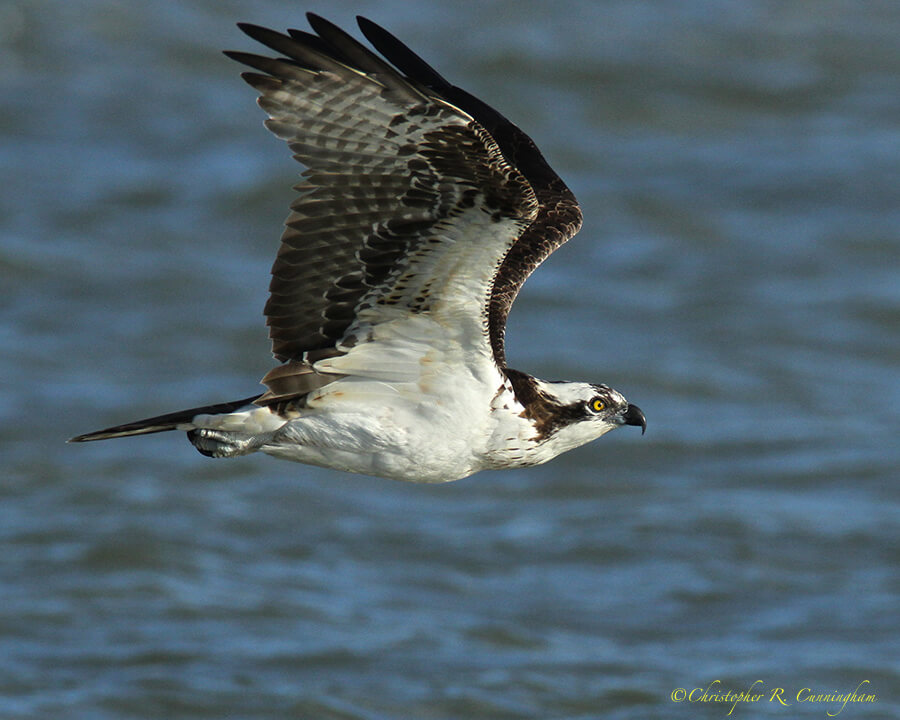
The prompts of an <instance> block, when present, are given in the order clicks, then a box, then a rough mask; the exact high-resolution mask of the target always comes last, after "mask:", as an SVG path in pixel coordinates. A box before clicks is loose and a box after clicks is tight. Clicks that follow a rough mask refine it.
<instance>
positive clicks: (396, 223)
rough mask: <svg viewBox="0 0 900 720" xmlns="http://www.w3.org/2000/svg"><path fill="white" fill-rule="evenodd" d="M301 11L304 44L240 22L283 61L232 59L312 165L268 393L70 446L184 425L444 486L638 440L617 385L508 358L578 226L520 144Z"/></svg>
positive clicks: (276, 305) (300, 202) (281, 283)
mask: <svg viewBox="0 0 900 720" xmlns="http://www.w3.org/2000/svg"><path fill="white" fill-rule="evenodd" d="M306 17H307V20H308V22H309V25H310V28H311V32H310V30H295V29H291V30H288V31H287V32H286V33H280V32H277V31H274V30H271V29H267V28H265V27H261V26H258V25H253V24H249V23H238V27H239V28H240V29H241V30H242V31H243V32H244V33H245V34H246V35H247V36H249V37H250V38H251V39H253V40H255V41H257V42H258V43H260V44H261V45H263V46H265V47H266V48H268V50H269V51H274V53H275V54H276V55H275V56H272V53H267V54H265V55H259V54H253V53H248V52H238V51H225V55H227V56H228V57H229V58H231V59H232V60H235V61H237V62H239V63H241V64H243V65H245V66H247V67H249V68H251V71H245V72H243V73H242V75H241V77H242V78H243V79H244V80H245V81H246V82H247V83H248V84H249V85H250V86H251V87H253V88H254V89H255V90H256V91H257V92H258V93H259V97H258V98H257V103H258V104H259V105H260V107H261V108H262V109H263V110H264V111H265V113H266V114H267V116H268V117H267V119H266V120H265V126H266V127H267V128H268V129H269V130H270V131H271V132H272V133H273V134H274V135H275V136H277V137H278V138H280V139H281V140H284V141H285V142H286V143H287V145H288V147H289V148H290V150H291V152H292V153H293V157H294V158H295V159H296V160H297V161H299V163H301V164H302V165H303V166H305V168H306V169H305V170H304V171H303V172H302V174H301V178H302V180H301V182H300V183H299V184H297V185H296V186H295V188H294V189H295V190H296V193H297V195H296V197H295V199H294V200H293V202H292V203H291V207H290V213H289V215H288V217H287V219H286V220H285V224H284V229H283V234H282V236H281V244H280V247H279V249H278V253H277V256H276V259H275V262H274V265H273V267H272V272H271V282H270V286H269V292H270V294H269V297H268V300H267V302H266V305H265V309H264V314H265V316H266V322H267V325H268V328H269V338H270V340H271V343H272V353H273V355H274V357H275V359H276V360H277V361H278V362H279V363H280V364H278V365H277V366H275V367H274V368H273V369H271V370H270V371H269V372H268V373H266V374H265V376H264V377H263V378H262V380H261V384H262V385H263V386H264V387H265V391H264V392H262V393H261V394H255V395H252V396H250V397H247V398H244V399H241V400H236V401H233V402H225V403H220V404H215V405H207V406H202V407H195V408H191V409H188V410H182V411H179V412H174V413H168V414H165V415H160V416H157V417H152V418H147V419H144V420H138V421H136V422H131V423H127V424H124V425H118V426H115V427H111V428H107V429H105V430H99V431H97V432H92V433H88V434H85V435H79V436H77V437H74V438H72V439H71V440H70V442H86V441H93V440H103V439H108V438H118V437H126V436H132V435H144V434H148V433H157V432H163V431H168V430H180V431H186V432H187V436H188V439H189V440H190V442H191V443H192V444H193V445H194V447H195V448H196V449H197V450H198V451H200V453H202V454H203V455H206V456H208V457H213V458H231V457H238V456H243V455H247V454H250V453H253V452H257V451H259V452H262V453H265V454H268V455H271V456H274V457H277V458H282V459H286V460H292V461H296V462H300V463H305V464H308V465H315V466H320V467H325V468H332V469H336V470H341V471H346V472H351V473H362V474H365V475H371V476H376V477H384V478H390V479H395V480H403V481H410V482H417V483H441V482H448V481H453V480H458V479H460V478H464V477H467V476H469V475H472V474H473V473H476V472H479V471H482V470H497V469H506V468H526V467H531V466H535V465H539V464H541V463H545V462H547V461H549V460H551V459H553V458H555V457H556V456H558V455H560V454H561V453H563V452H566V451H568V450H572V449H573V448H576V447H579V446H581V445H584V444H585V443H588V442H590V441H592V440H595V439H597V438H599V437H600V436H602V435H604V434H605V433H607V432H609V431H611V430H614V429H615V428H618V427H620V426H623V425H630V426H636V427H640V428H641V434H643V433H644V432H645V431H646V427H647V421H646V419H645V417H644V413H643V412H642V411H641V409H640V408H639V407H638V406H637V405H633V404H631V403H629V402H628V401H627V400H626V399H625V397H624V396H623V395H622V394H621V393H620V392H618V391H617V390H615V389H613V388H612V387H610V386H609V385H606V384H596V383H588V382H562V381H547V380H541V379H539V378H536V377H533V376H531V375H529V374H527V373H525V372H522V371H520V370H515V369H513V368H511V367H509V366H508V365H507V362H506V354H505V347H504V335H505V330H506V321H507V316H508V314H509V311H510V307H511V306H512V304H513V301H514V300H515V298H516V295H517V294H518V292H519V290H520V288H521V287H522V285H523V283H524V282H525V280H526V279H527V278H528V277H529V275H530V274H531V273H532V272H533V271H534V270H535V269H536V268H537V267H538V266H539V265H540V264H541V263H542V262H543V261H544V260H545V259H546V258H547V257H548V256H549V255H550V254H551V253H552V252H553V251H554V250H556V249H557V248H558V247H559V246H561V245H562V244H563V243H565V242H566V241H567V240H569V239H570V238H571V237H572V236H573V235H575V233H576V232H577V231H578V230H579V229H580V227H581V224H582V213H581V209H580V208H579V205H578V202H577V201H576V199H575V196H574V195H573V193H572V192H571V191H570V190H569V188H568V187H567V186H566V185H565V183H564V182H563V181H562V180H561V179H560V177H559V176H558V175H557V174H556V173H555V172H554V171H553V170H552V169H551V168H550V166H549V164H548V163H547V161H546V160H545V159H544V157H543V155H542V154H541V152H540V151H539V150H538V148H537V146H536V145H535V143H534V142H533V141H532V140H531V138H529V137H528V136H527V135H526V134H525V133H524V132H523V131H522V130H520V129H519V128H518V127H517V126H516V125H514V124H513V123H512V122H510V121H509V120H507V119H506V118H505V117H504V116H503V115H501V114H500V113H499V112H498V111H496V110H494V109H493V108H492V107H490V106H489V105H487V104H486V103H485V102H483V101H482V100H480V99H478V98H477V97H475V96H473V95H471V94H470V93H468V92H466V91H465V90H463V89H461V88H459V87H457V86H456V85H453V84H452V83H451V82H449V81H448V80H446V79H445V78H444V77H443V76H442V75H440V74H439V73H438V72H437V71H436V70H435V69H434V68H432V67H431V66H430V65H429V64H428V63H426V62H425V61H424V60H423V59H422V58H421V57H419V56H418V55H417V54H415V53H414V52H413V51H412V50H410V49H409V48H408V47H407V46H406V45H404V44H403V43H402V42H401V41H400V40H398V39H397V38H396V37H395V36H394V35H392V34H391V33H390V32H388V31H387V30H385V29H384V28H382V27H380V26H379V25H377V24H376V23H374V22H372V21H371V20H368V19H366V18H363V17H357V22H358V25H359V29H360V31H361V32H362V34H363V36H364V37H365V38H366V39H367V40H368V42H369V43H370V44H371V47H372V49H369V47H367V46H366V45H364V44H363V43H362V42H360V41H359V40H357V39H355V38H354V37H353V36H352V35H350V34H349V33H347V32H346V31H344V30H342V29H341V28H339V27H338V26H337V25H335V24H333V23H331V22H330V21H328V20H325V19H324V18H322V17H320V16H318V15H315V14H313V13H307V16H306Z"/></svg>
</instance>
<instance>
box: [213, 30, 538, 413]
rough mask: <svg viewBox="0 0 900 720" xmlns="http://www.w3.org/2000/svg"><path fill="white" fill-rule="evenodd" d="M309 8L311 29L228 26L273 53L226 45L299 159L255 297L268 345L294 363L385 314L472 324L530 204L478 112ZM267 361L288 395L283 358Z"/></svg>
mask: <svg viewBox="0 0 900 720" xmlns="http://www.w3.org/2000/svg"><path fill="white" fill-rule="evenodd" d="M308 17H309V19H310V23H311V25H312V26H313V28H314V29H315V30H316V32H317V33H318V35H312V34H310V33H306V32H301V31H290V35H289V36H288V35H282V34H280V33H276V32H273V31H271V30H266V29H264V28H260V27H256V26H252V25H241V26H240V27H241V29H242V30H244V31H245V32H246V33H247V34H248V35H250V36H251V37H253V38H254V39H256V40H258V41H260V42H262V43H263V44H265V45H267V46H269V47H270V48H272V49H274V50H276V51H277V52H279V53H281V54H282V55H283V56H284V57H283V58H279V59H271V58H266V57H261V56H258V55H251V54H248V53H237V52H229V53H227V54H228V55H229V56H230V57H232V58H234V59H235V60H238V61H240V62H242V63H245V64H247V65H250V66H251V67H253V68H255V69H256V70H259V71H261V73H263V74H261V73H245V74H244V75H243V77H244V79H245V80H246V81H247V82H248V83H249V84H250V85H252V86H253V87H255V88H256V89H257V90H259V91H260V93H261V96H260V99H259V104H260V105H261V106H262V108H263V109H264V110H265V111H266V112H267V113H268V114H269V120H268V121H267V122H266V126H267V127H268V128H269V129H270V130H271V131H272V132H274V133H275V134H276V135H277V136H279V137H280V138H282V139H284V140H286V141H287V143H288V145H289V146H290V148H291V150H292V151H293V152H294V157H295V158H296V159H297V160H299V161H300V162H301V163H303V164H304V165H306V166H307V168H308V169H307V170H306V171H305V172H304V173H303V177H304V181H303V182H301V183H300V184H299V185H298V186H297V187H296V189H297V190H298V192H299V193H300V195H299V197H298V199H297V200H296V201H295V202H294V203H293V204H292V206H291V214H290V216H289V217H288V219H287V221H286V228H285V231H284V234H283V236H282V243H281V248H280V250H279V252H278V256H277V258H276V261H275V264H274V266H273V268H272V282H271V285H270V291H271V295H270V298H269V301H268V303H267V305H266V315H267V321H268V325H269V327H270V336H271V338H272V342H273V350H274V353H275V356H276V357H277V358H278V359H279V360H282V361H292V362H291V364H292V365H294V366H296V374H298V375H299V374H302V373H303V372H304V366H306V367H307V368H308V367H309V364H308V362H307V361H311V360H312V359H313V358H314V357H321V356H323V355H324V356H327V355H329V354H331V353H332V352H333V351H334V349H335V348H337V351H338V352H340V347H341V346H342V345H343V346H347V345H352V344H353V343H354V342H359V341H361V340H364V339H365V336H366V329H367V328H371V327H373V326H375V325H377V324H378V323H379V322H385V321H387V320H389V319H393V318H396V317H398V316H399V315H398V313H399V314H400V315H414V314H418V313H425V312H427V313H429V314H431V315H433V316H434V315H440V313H441V312H446V313H447V314H448V318H449V317H451V316H452V318H453V320H454V321H456V322H471V323H472V325H473V326H477V327H479V328H482V327H484V325H485V322H486V317H487V315H488V312H489V311H488V307H487V302H486V299H487V298H489V297H490V290H491V287H492V282H493V279H494V276H495V275H496V273H497V269H498V268H499V267H500V265H501V263H502V262H503V261H504V258H505V257H507V253H508V251H509V249H510V248H511V247H513V245H514V244H515V242H516V241H517V239H518V238H520V236H521V235H522V233H523V232H525V231H526V229H527V228H529V227H530V226H532V225H533V222H534V220H535V218H536V217H537V215H538V205H537V201H536V198H535V193H534V191H533V190H532V188H531V185H530V184H529V182H528V181H527V180H526V179H525V177H524V176H523V175H522V173H521V172H520V171H519V170H517V169H516V168H515V167H513V166H512V165H511V164H510V163H509V162H508V160H507V159H506V158H505V157H504V155H503V153H501V151H500V149H499V147H498V145H497V143H496V141H495V140H494V139H493V138H492V136H491V134H490V133H489V132H488V131H487V130H486V129H485V128H484V127H483V125H481V124H480V123H479V122H477V121H476V120H474V119H473V118H472V116H471V115H470V114H469V113H467V112H465V111H462V110H460V109H459V108H458V107H456V106H455V105H454V104H453V103H452V102H451V101H448V100H446V99H444V98H442V97H441V96H440V95H439V94H438V93H435V92H433V91H430V90H429V89H428V88H426V87H424V86H423V85H421V84H420V83H418V82H416V81H415V80H409V79H407V78H404V77H403V76H402V75H401V74H400V73H398V72H397V70H396V69H394V68H392V67H391V66H390V65H389V64H388V63H386V62H385V61H384V60H382V59H380V58H378V57H377V56H376V55H374V54H373V53H372V52H371V51H369V50H368V49H366V48H365V47H364V46H362V45H361V44H360V43H358V42H357V41H355V40H353V39H352V38H351V37H350V36H349V35H347V34H346V33H344V32H343V31H342V30H340V29H338V28H337V27H335V26H334V25H331V24H330V23H328V22H326V21H324V20H322V19H321V18H318V17H316V16H313V15H309V16H308ZM451 310H452V312H451ZM492 347H493V345H492ZM501 348H502V342H501ZM487 351H488V352H490V349H488V350H487ZM501 357H502V355H501ZM276 370H279V373H278V374H279V382H280V383H281V385H280V387H282V388H284V389H281V390H278V391H276V392H275V394H276V395H278V396H284V395H286V394H289V388H290V387H291V383H292V380H291V376H292V374H294V371H293V370H291V371H290V372H288V371H284V372H281V371H280V369H276ZM307 380H308V378H307ZM304 382H305V381H304ZM313 384H315V383H313ZM302 386H303V387H307V386H308V385H306V384H302ZM270 389H272V388H271V385H270Z"/></svg>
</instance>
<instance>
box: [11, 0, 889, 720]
mask: <svg viewBox="0 0 900 720" xmlns="http://www.w3.org/2000/svg"><path fill="white" fill-rule="evenodd" d="M305 9H307V7H304V6H302V5H298V4H297V3H296V2H287V1H284V2H282V1H281V0H278V1H276V0H265V1H262V2H239V1H238V0H224V1H216V2H214V1H213V0H193V1H189V0H180V1H179V0H165V1H162V2H155V3H146V2H137V0H124V1H121V2H112V0H109V1H108V2H102V1H101V0H73V1H68V2H63V1H62V0H56V1H54V0H40V1H34V0H5V1H4V2H2V3H0V97H2V101H0V180H2V183H3V192H2V193H0V288H2V289H0V340H2V348H3V352H2V354H0V377H2V378H3V380H2V382H0V399H2V402H0V459H2V467H3V472H2V481H0V718H2V720H18V719H24V718H29V719H31V718H41V719H43V718H84V719H85V720H87V719H91V720H94V719H98V720H106V719H113V718H116V719H118V718H164V717H173V718H186V719H190V718H226V717H228V718H232V717H233V718H266V719H269V718H284V717H296V718H322V719H325V720H338V719H340V720H356V719H378V720H381V719H386V718H440V719H442V720H443V719H447V720H451V719H452V720H461V719H463V718H528V719H534V720H548V719H559V718H601V717H602V718H617V719H623V718H628V719H634V720H638V719H641V720H644V719H647V718H719V717H725V716H726V715H727V712H728V710H729V709H730V704H728V703H715V702H705V703H703V702H693V703H692V702H690V701H689V700H685V701H682V702H676V700H678V698H679V697H680V696H679V694H678V689H679V688H684V689H685V690H686V691H687V692H690V691H691V690H692V689H693V688H695V687H702V688H707V687H708V686H710V685H712V686H713V691H715V690H716V689H717V688H718V689H720V690H721V691H722V693H723V694H724V693H725V692H727V691H728V690H738V691H739V690H743V689H746V688H748V687H750V686H751V685H752V684H753V683H754V681H760V683H758V684H757V686H756V687H757V688H758V689H761V690H762V692H763V694H764V697H763V699H761V700H759V701H756V702H748V703H744V704H742V705H739V706H738V707H737V708H736V709H735V711H734V713H733V714H732V717H743V718H749V717H754V718H755V717H774V718H799V717H809V718H822V717H826V713H827V712H831V713H835V712H837V711H838V710H839V709H840V703H835V702H829V701H827V700H820V701H818V702H816V701H808V700H798V699H797V693H798V692H801V697H803V694H802V692H803V689H804V688H809V689H810V692H809V693H807V694H806V697H807V698H808V697H809V696H810V695H815V694H826V693H837V694H842V693H850V692H851V691H853V690H854V689H856V688H858V687H859V692H860V693H867V694H870V695H874V696H875V701H874V702H853V703H850V704H848V705H847V707H846V708H845V709H844V710H843V711H842V713H841V717H847V718H894V717H897V716H898V714H900V689H898V688H900V651H898V644H897V638H898V637H900V618H898V591H900V582H898V569H897V568H898V566H900V552H898V547H900V542H898V536H900V533H898V508H900V503H898V492H897V469H898V464H900V463H898V461H900V449H898V441H897V437H898V430H900V416H898V411H897V407H898V406H900V383H898V364H900V277H898V267H900V244H898V227H900V209H898V208H900V190H898V187H900V170H898V168H900V122H898V118H900V81H898V78H900V41H898V37H900V5H898V4H897V3H894V2H875V1H872V2H869V1H865V0H863V1H859V2H849V1H848V2H839V1H838V0H822V1H821V2H816V3H805V2H794V1H792V0H786V1H785V2H762V1H761V0H745V1H743V2H705V1H703V0H690V1H688V0H685V1H684V2H678V3H662V2H640V1H635V0H629V1H627V2H626V1H624V0H623V1H621V2H616V1H611V2H595V3H594V2H590V3H589V2H583V3H578V2H555V3H539V2H523V1H521V0H519V1H517V2H496V3H475V2H460V3H449V2H448V3H437V2H419V3H416V4H412V3H401V2H383V3H374V2H359V3H350V2H332V3H329V4H326V3H322V2H318V1H317V0H314V1H313V2H311V4H310V5H309V6H308V9H313V10H316V11H319V12H321V13H323V14H326V15H327V16H328V17H330V18H332V19H334V20H336V21H338V22H340V23H341V24H343V25H345V26H351V25H352V19H353V16H354V15H355V14H356V13H362V14H366V15H368V16H370V17H372V18H373V19H374V20H376V21H378V22H381V23H383V24H385V25H386V26H388V27H390V28H391V29H392V30H393V31H394V32H396V33H397V34H399V35H400V36H401V37H402V38H404V39H405V40H407V42H409V43H410V44H411V45H412V46H413V47H414V48H415V49H417V50H419V51H420V52H421V53H422V54H423V55H424V56H425V57H426V58H427V59H429V60H430V61H432V62H434V64H435V65H436V66H437V67H438V68H439V69H440V70H441V71H442V72H443V73H444V74H445V75H447V76H448V77H450V78H451V79H452V80H454V81H455V82H457V83H459V84H461V85H463V86H465V87H467V88H468V89H470V90H472V91H473V92H475V93H476V94H479V95H481V96H482V97H484V98H485V99H487V100H488V101H490V102H491V103H492V104H494V105H496V106H497V107H498V108H499V109H500V110H501V111H502V112H504V113H505V114H507V115H508V116H509V117H511V118H512V119H513V120H514V121H516V122H517V123H518V124H519V125H520V126H521V127H523V128H524V129H525V130H526V131H527V132H528V133H530V134H531V135H532V136H533V137H534V139H535V140H536V141H537V142H538V144H539V145H540V146H541V148H542V149H543V151H544V153H545V155H546V156H547V157H548V159H549V160H550V161H551V162H552V164H553V165H554V167H555V168H556V169H557V170H558V171H559V172H560V174H561V175H563V177H564V178H565V179H566V180H567V181H568V182H569V184H570V186H571V187H572V189H573V190H574V192H575V193H576V195H577V196H578V198H579V200H580V201H581V204H582V206H583V208H584V211H585V216H586V222H585V227H584V229H583V230H582V232H581V233H580V234H579V236H578V237H577V239H576V240H575V241H574V242H572V243H570V244H569V245H567V246H566V247H565V248H563V249H562V250H561V251H560V252H559V253H557V254H556V255H554V257H553V258H552V259H551V260H550V261H549V262H548V263H547V264H546V265H545V266H544V267H543V268H542V269H541V271H540V272H539V273H538V274H537V275H535V277H533V278H532V279H531V280H530V281H529V283H528V285H527V286H526V289H525V292H524V293H523V295H522V296H521V297H520V299H519V301H518V303H517V304H516V307H515V310H514V312H513V314H512V318H511V325H510V329H509V336H508V337H509V348H508V352H509V356H510V360H511V363H512V364H513V365H514V366H515V367H518V368H521V369H523V370H527V371H529V372H532V373H534V374H536V375H539V376H542V377H546V378H573V379H574V378H579V379H588V380H592V381H596V382H607V383H609V384H611V385H613V386H614V387H616V388H619V389H621V390H622V391H623V392H625V393H626V394H627V395H628V397H629V399H631V400H632V401H633V402H635V403H637V404H639V405H640V406H641V407H642V408H643V409H644V411H645V412H646V414H647V417H648V420H649V428H648V432H647V435H646V436H645V437H643V438H641V437H640V435H639V433H636V432H633V431H627V430H622V431H619V432H616V433H614V434H613V435H610V436H608V437H606V438H604V439H602V440H601V441H599V442H597V443H594V444H592V445H590V446H588V447H585V448H582V449H580V450H578V451H574V452H572V453H569V454H567V455H565V456H563V457H561V458H559V459H558V460H557V461H555V462H553V463H551V464H549V465H545V466H542V467H539V468H534V469H531V470H527V471H522V472H518V471H507V472H503V473H483V474H480V475H477V476H474V477H472V478H469V479H466V480H462V481H460V482H457V483H453V484H449V485H444V486H437V487H431V486H414V485H406V484H401V483H395V482H390V481H385V480H379V479H373V478H366V477H356V476H349V475H345V474H341V473H337V472H330V471H325V470H319V469H315V468H308V467H304V466H301V465H292V464H289V463H283V462H279V461H276V460H274V459H271V458H267V457H262V456H260V457H256V456H250V457H246V458H240V459H237V460H233V461H220V462H217V461H211V460H208V459H206V458H203V457H201V456H200V455H199V454H197V453H196V452H195V451H194V450H193V448H191V447H190V445H189V444H188V443H187V442H186V441H185V440H184V438H183V436H181V435H176V434H165V435H157V436H152V437H146V438H138V439H133V440H123V441H116V442H109V443H96V444H91V445H85V446H73V445H66V444H65V443H64V440H65V438H67V437H69V436H71V435H74V434H76V433H80V432H86V431H88V430H93V429H96V428H98V427H103V426H106V425H109V424H113V423H119V422H125V421H129V420H132V419H135V418H137V417H143V416H146V415H151V414H156V413H159V412H165V411H169V410H175V409H179V408H181V407H188V406H191V405H197V404H202V403H206V402H217V401H224V400H230V399H233V398H236V397H244V396H246V395H248V394H250V393H251V392H253V391H254V388H255V387H256V382H257V380H258V378H259V377H261V376H262V374H263V373H265V372H266V371H267V370H268V369H269V368H270V367H271V361H270V359H269V356H268V343H267V339H266V331H265V327H264V325H263V322H262V318H261V308H262V305H263V303H264V302H265V296H266V287H267V282H268V281H267V273H268V269H269V266H270V263H271V259H272V257H273V255H274V251H275V249H276V246H277V240H278V236H279V225H280V223H281V221H282V219H283V218H284V216H285V214H286V208H287V204H288V203H289V202H290V199H291V190H290V185H291V184H292V183H293V182H294V181H295V177H296V173H297V172H298V168H297V167H296V166H295V165H294V164H293V163H292V161H291V160H290V157H289V153H288V152H287V150H286V149H285V148H284V147H282V146H281V144H280V143H279V142H277V141H275V140H274V139H273V138H271V137H269V136H268V134H267V133H266V131H265V130H264V129H263V127H262V124H261V121H262V113H261V112H260V111H259V109H258V108H256V107H255V105H254V102H253V99H254V95H253V91H252V90H251V89H249V88H247V87H246V86H245V85H244V84H243V83H242V82H241V81H240V80H239V78H238V72H239V68H238V67H237V66H235V64H234V63H232V62H230V61H228V60H227V59H226V58H224V57H223V56H221V54H220V53H219V50H220V49H222V48H234V49H245V50H250V49H252V45H253V44H252V43H251V42H250V41H249V40H247V39H246V38H244V37H243V36H241V34H240V33H239V32H238V31H237V29H236V28H235V27H234V22H236V21H238V20H246V21H252V22H257V23H261V24H267V25H271V26H274V27H277V28H285V27H298V26H302V25H303V24H304V20H303V16H302V13H303V11H304V10H305ZM715 681H720V682H719V684H717V685H716V684H715ZM866 681H867V683H866ZM861 684H862V685H861ZM776 688H783V689H784V692H783V694H782V695H781V697H782V698H784V700H785V701H786V702H789V703H790V707H787V706H786V705H784V704H782V703H781V702H779V701H778V700H777V699H776V698H772V697H770V695H771V693H773V692H774V691H775V689H776ZM698 696H699V693H697V694H695V695H694V698H695V699H696V698H697V697H698ZM673 697H674V698H675V700H673Z"/></svg>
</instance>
